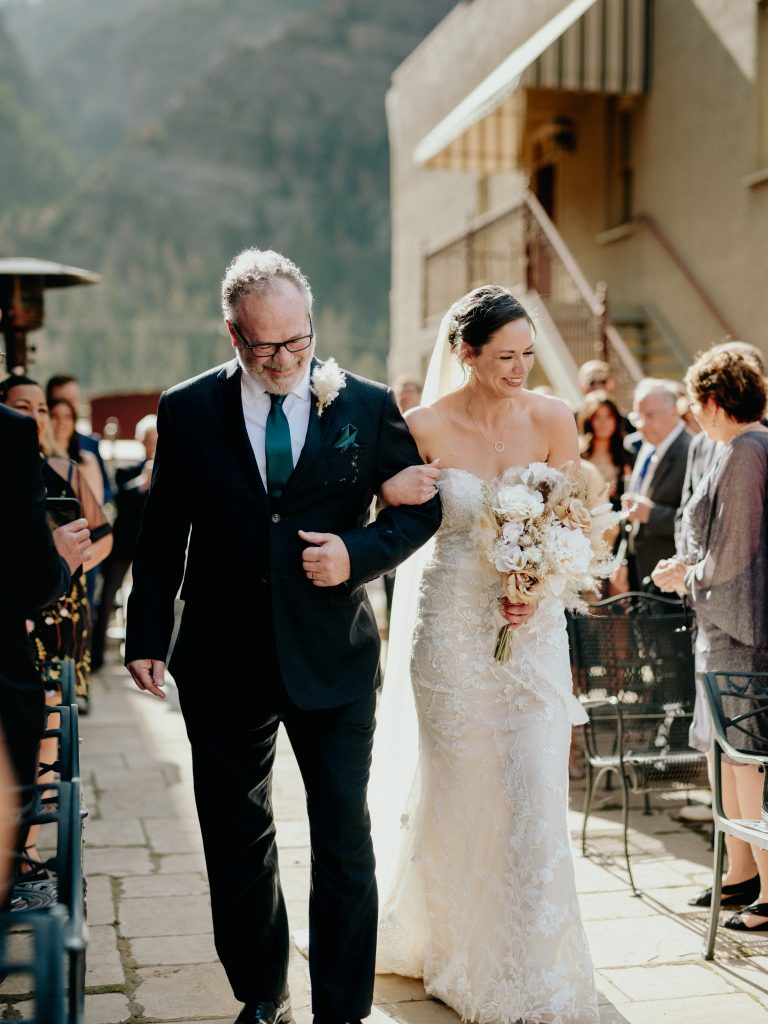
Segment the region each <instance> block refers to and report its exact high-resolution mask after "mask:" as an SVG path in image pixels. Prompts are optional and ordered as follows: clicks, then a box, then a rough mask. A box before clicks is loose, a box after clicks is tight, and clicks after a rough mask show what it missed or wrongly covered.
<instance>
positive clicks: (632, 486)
mask: <svg viewBox="0 0 768 1024" xmlns="http://www.w3.org/2000/svg"><path fill="white" fill-rule="evenodd" d="M684 430H685V424H684V423H683V421H682V420H680V423H679V425H678V426H676V427H673V429H672V430H670V432H669V433H668V434H667V436H666V437H665V438H664V440H663V441H662V442H661V443H660V444H657V445H656V450H655V451H654V446H653V445H652V444H648V442H647V441H644V442H643V446H642V448H641V449H640V451H639V452H638V453H637V458H636V459H635V468H634V470H633V472H632V479H630V482H629V490H630V491H634V492H635V493H636V494H643V495H646V494H648V491H649V489H650V486H651V481H652V480H653V476H654V473H655V472H656V467H657V466H658V464H659V463H660V462H661V460H662V459H663V458H664V456H665V455H666V454H667V452H668V451H669V449H670V448H671V447H672V445H673V444H674V442H675V441H676V440H677V438H678V437H679V436H680V435H681V434H682V432H683V431H684ZM651 451H652V452H653V455H652V456H651V461H650V463H649V465H648V469H647V470H646V471H645V476H644V477H643V479H642V482H641V483H640V485H639V486H637V477H638V475H639V473H640V470H641V469H642V466H643V463H644V462H645V460H646V457H647V456H648V453H649V452H651Z"/></svg>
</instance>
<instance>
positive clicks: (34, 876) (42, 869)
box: [16, 843, 51, 882]
mask: <svg viewBox="0 0 768 1024" xmlns="http://www.w3.org/2000/svg"><path fill="white" fill-rule="evenodd" d="M35 848H36V847H35V844H34V843H33V844H32V845H31V846H25V847H24V852H23V853H22V855H21V857H20V858H19V860H20V863H21V864H22V865H24V864H26V865H28V866H29V871H19V873H18V875H17V876H16V881H17V882H44V881H45V880H46V879H47V878H50V877H51V876H50V874H49V873H48V869H47V868H46V866H45V864H43V862H42V861H39V860H36V859H35V858H34V857H30V856H28V855H27V850H34V849H35Z"/></svg>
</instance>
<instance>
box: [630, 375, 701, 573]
mask: <svg viewBox="0 0 768 1024" xmlns="http://www.w3.org/2000/svg"><path fill="white" fill-rule="evenodd" d="M677 397H678V396H677V389H676V386H675V384H674V383H673V382H672V381H666V380H657V379H655V378H652V377H646V378H645V380H642V381H640V383H639V384H638V385H637V388H636V389H635V395H634V401H633V421H634V423H635V425H636V426H637V428H638V429H639V430H640V431H641V433H642V436H643V445H642V447H641V449H640V451H639V452H638V455H637V461H636V462H635V465H634V469H633V470H632V476H631V477H630V481H629V487H628V490H627V493H626V494H625V495H624V498H623V501H624V504H625V506H626V507H627V508H631V509H632V510H631V511H630V513H629V521H628V524H627V527H626V531H627V542H628V543H627V565H626V566H620V567H619V569H617V571H616V573H615V574H614V577H613V580H612V583H613V588H614V591H615V592H617V593H621V592H622V591H626V590H651V591H653V590H655V589H656V588H655V587H654V585H653V583H652V582H650V576H651V573H652V572H653V570H654V569H655V567H656V563H657V562H658V561H659V560H660V559H662V558H670V557H671V556H672V555H673V554H674V552H675V514H676V512H677V509H678V506H679V505H680V495H681V493H682V489H683V480H684V479H685V467H686V461H687V458H688V446H689V445H690V443H691V435H690V434H689V433H688V431H687V430H686V429H685V424H684V423H683V421H682V420H681V419H680V416H679V415H678V412H677ZM633 506H634V507H633Z"/></svg>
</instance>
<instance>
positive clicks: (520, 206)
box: [423, 192, 643, 402]
mask: <svg viewBox="0 0 768 1024" xmlns="http://www.w3.org/2000/svg"><path fill="white" fill-rule="evenodd" d="M481 284H506V285H507V286H508V287H511V288H512V289H513V290H514V289H515V288H518V289H521V290H524V291H526V292H528V293H530V294H537V295H538V296H539V299H540V301H541V302H542V304H543V305H544V306H545V307H546V310H547V313H548V314H549V317H550V319H551V321H552V322H553V323H554V325H555V327H556V328H557V330H558V332H559V333H560V335H561V337H562V339H563V342H564V343H565V345H566V347H567V348H568V350H569V352H570V353H571V355H572V357H573V360H574V363H575V364H576V365H577V366H578V365H580V364H581V363H584V362H586V361H587V360H588V359H605V360H606V361H607V362H608V363H609V364H610V366H611V372H612V376H613V378H614V381H615V384H616V393H617V397H619V399H620V400H622V401H624V402H626V401H627V400H628V399H629V398H630V396H631V392H632V390H633V389H634V385H635V384H636V383H637V381H638V380H640V378H641V377H642V376H643V373H642V370H641V368H640V365H639V363H638V362H637V360H636V359H635V358H634V356H633V355H632V353H631V352H630V350H629V348H628V347H627V345H626V343H625V341H624V339H623V338H622V337H621V335H620V334H619V332H618V330H617V329H616V327H615V326H614V325H613V324H612V323H611V322H610V320H609V319H608V317H607V315H606V310H605V292H604V290H603V292H602V294H600V293H598V292H597V291H595V290H593V289H592V288H590V286H589V284H588V282H587V280H586V278H585V277H584V274H583V273H582V271H581V268H580V267H579V265H578V263H577V262H576V260H575V259H574V257H573V255H572V253H571V252H570V250H569V249H568V247H567V245H566V244H565V242H564V241H563V238H562V237H561V235H560V233H559V232H558V230H557V228H556V227H555V225H554V224H553V223H552V221H551V220H550V218H549V217H548V216H547V214H546V212H545V210H544V208H543V207H542V205H541V203H540V202H539V201H538V199H537V198H536V197H535V196H534V195H533V194H532V193H531V192H526V193H524V195H523V196H522V197H521V198H520V199H518V200H516V201H515V202H514V203H513V204H512V205H511V206H509V207H507V208H505V209H502V210H498V211H493V212H491V213H489V214H486V215H485V216H483V217H480V218H477V219H476V220H474V221H473V222H472V223H471V224H470V225H469V227H468V228H467V229H466V230H464V231H463V232H462V233H461V234H460V235H458V236H454V237H453V238H451V239H449V240H448V241H446V242H443V243H442V244H440V245H438V246H436V247H434V248H433V249H431V250H429V251H428V252H427V253H426V255H425V261H424V302H423V313H424V322H425V324H427V325H431V324H433V323H436V322H437V321H438V320H439V318H440V317H441V316H442V315H443V314H444V313H445V310H446V309H447V308H448V307H449V306H450V305H451V303H452V302H455V301H456V299H458V298H459V297H460V296H461V295H463V294H465V293H466V292H468V291H470V290H471V289H472V288H476V287H477V286H478V285H481ZM532 312H533V313H534V314H535V312H536V311H535V310H533V311H532Z"/></svg>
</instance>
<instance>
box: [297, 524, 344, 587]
mask: <svg viewBox="0 0 768 1024" xmlns="http://www.w3.org/2000/svg"><path fill="white" fill-rule="evenodd" d="M299 536H300V537H301V539H302V540H305V541H306V542H307V544H311V545H312V547H308V548H304V551H303V552H302V555H301V565H302V568H303V569H304V572H305V573H306V574H307V579H309V580H311V581H312V583H314V585H315V586H316V587H336V586H338V584H339V583H344V582H346V580H348V579H349V577H350V574H351V572H352V566H351V564H350V561H349V552H348V551H347V547H346V545H345V543H344V541H343V540H342V539H341V537H338V536H337V535H336V534H335V533H306V532H305V531H304V530H299Z"/></svg>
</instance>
